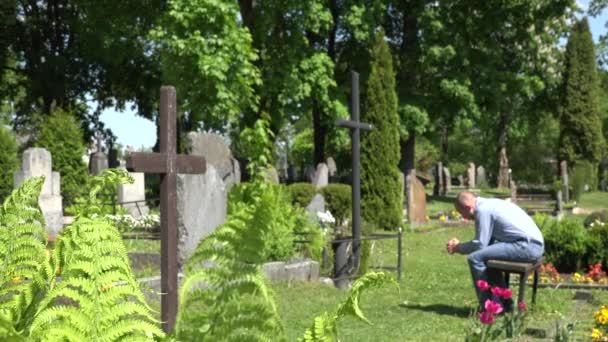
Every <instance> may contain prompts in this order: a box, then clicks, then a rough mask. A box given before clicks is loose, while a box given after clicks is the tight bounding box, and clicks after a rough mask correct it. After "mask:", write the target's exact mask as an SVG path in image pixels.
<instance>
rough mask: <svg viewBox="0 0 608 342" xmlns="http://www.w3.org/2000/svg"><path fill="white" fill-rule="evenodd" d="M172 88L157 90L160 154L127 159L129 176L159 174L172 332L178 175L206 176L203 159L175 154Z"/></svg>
mask: <svg viewBox="0 0 608 342" xmlns="http://www.w3.org/2000/svg"><path fill="white" fill-rule="evenodd" d="M176 134H177V132H176V102H175V88H174V87H172V86H163V87H161V88H160V153H143V152H132V153H131V154H130V155H128V156H127V158H126V162H127V169H128V170H129V171H131V172H146V173H158V174H161V186H160V236H161V243H160V248H161V254H160V257H161V263H160V276H161V292H162V294H163V296H162V300H161V319H162V322H163V330H164V331H165V332H167V333H169V332H171V330H173V326H174V325H175V317H176V315H177V290H178V288H177V238H178V236H177V235H178V234H177V190H176V185H177V174H178V173H189V174H201V173H205V170H206V163H205V158H203V157H201V156H188V155H179V154H177V152H176V151H177V141H176Z"/></svg>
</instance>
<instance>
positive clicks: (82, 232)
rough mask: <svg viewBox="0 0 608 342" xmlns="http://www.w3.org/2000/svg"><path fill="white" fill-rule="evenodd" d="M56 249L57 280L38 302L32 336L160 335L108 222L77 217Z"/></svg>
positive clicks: (148, 337) (111, 337) (119, 337)
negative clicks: (59, 273) (58, 268)
mask: <svg viewBox="0 0 608 342" xmlns="http://www.w3.org/2000/svg"><path fill="white" fill-rule="evenodd" d="M56 248H57V249H59V250H58V251H57V252H56V254H55V255H57V256H58V257H59V258H61V260H60V261H59V262H58V265H60V268H61V281H60V282H58V283H57V284H56V286H55V287H54V288H52V289H51V290H50V291H49V292H48V294H47V296H46V298H45V299H44V300H43V301H41V302H40V306H39V310H38V312H37V314H36V317H35V319H34V322H33V324H32V328H31V334H32V337H34V338H42V337H45V338H46V336H54V337H56V338H57V339H58V340H78V339H80V341H85V340H87V341H93V340H95V341H117V340H122V339H126V338H130V339H133V340H151V339H153V338H154V337H163V336H164V334H163V333H162V331H160V329H159V328H158V327H157V323H158V322H157V321H156V320H155V319H154V317H153V315H152V313H151V310H150V308H149V307H148V306H147V304H146V303H145V300H144V297H143V293H142V292H141V290H140V288H139V286H138V284H137V282H136V280H135V278H134V276H133V273H132V272H131V269H130V266H129V262H128V257H127V253H126V249H125V248H124V245H123V244H122V241H121V238H120V234H119V233H118V231H117V230H116V228H115V227H113V226H112V225H111V224H110V223H109V222H108V221H106V220H105V219H103V218H88V217H86V216H80V217H77V219H76V221H75V222H74V223H73V224H72V225H71V226H69V227H67V228H66V229H64V231H63V232H62V234H61V235H60V237H59V239H58V241H57V246H56ZM59 303H63V304H59ZM66 303H67V304H66ZM62 331H65V334H64V333H62Z"/></svg>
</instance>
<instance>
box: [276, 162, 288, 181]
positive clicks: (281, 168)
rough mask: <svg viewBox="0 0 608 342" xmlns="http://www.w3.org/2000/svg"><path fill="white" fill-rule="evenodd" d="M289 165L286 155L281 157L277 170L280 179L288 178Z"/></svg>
mask: <svg viewBox="0 0 608 342" xmlns="http://www.w3.org/2000/svg"><path fill="white" fill-rule="evenodd" d="M288 167H289V165H287V158H285V157H281V158H280V159H279V162H278V165H277V172H278V179H279V180H282V181H286V180H287V168H288Z"/></svg>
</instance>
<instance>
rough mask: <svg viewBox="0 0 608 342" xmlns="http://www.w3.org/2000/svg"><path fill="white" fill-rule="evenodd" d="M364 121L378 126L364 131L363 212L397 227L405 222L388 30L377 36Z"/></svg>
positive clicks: (379, 224) (370, 218)
mask: <svg viewBox="0 0 608 342" xmlns="http://www.w3.org/2000/svg"><path fill="white" fill-rule="evenodd" d="M371 57H372V62H371V72H370V76H369V81H368V84H367V92H366V94H367V96H366V101H365V110H364V113H363V115H362V116H363V120H364V121H365V122H367V123H370V124H372V125H374V130H373V131H372V132H366V133H364V134H362V142H361V195H362V215H363V218H364V219H365V220H366V221H367V222H370V223H373V224H375V225H376V226H377V227H379V228H384V229H397V228H398V227H399V225H400V223H401V216H402V204H401V203H402V197H401V196H402V195H401V191H400V185H399V169H398V165H399V158H400V150H399V115H398V113H397V95H396V92H395V72H394V70H393V60H392V57H391V52H390V50H389V47H388V44H387V42H386V41H385V40H384V31H380V32H378V33H377V34H376V36H375V41H374V44H373V50H372V53H371Z"/></svg>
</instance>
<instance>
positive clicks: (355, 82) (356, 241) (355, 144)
mask: <svg viewBox="0 0 608 342" xmlns="http://www.w3.org/2000/svg"><path fill="white" fill-rule="evenodd" d="M350 81H351V90H350V120H342V119H338V120H336V126H338V127H344V128H348V129H350V132H351V150H352V152H351V153H352V164H353V174H352V183H353V184H352V187H351V188H352V197H353V209H352V210H353V213H352V214H353V218H352V220H353V266H354V267H359V260H360V259H361V248H360V246H361V179H360V178H361V176H360V172H359V168H360V166H361V158H360V151H359V145H360V143H359V142H360V141H359V140H360V131H361V130H364V131H371V130H373V129H374V126H372V125H370V124H366V123H362V122H359V73H357V72H355V71H351V73H350Z"/></svg>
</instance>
